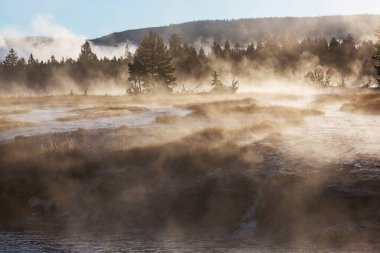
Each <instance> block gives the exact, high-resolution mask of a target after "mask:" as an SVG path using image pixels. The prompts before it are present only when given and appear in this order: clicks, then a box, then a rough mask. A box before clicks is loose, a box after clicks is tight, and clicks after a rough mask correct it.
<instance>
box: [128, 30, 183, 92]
mask: <svg viewBox="0 0 380 253" xmlns="http://www.w3.org/2000/svg"><path fill="white" fill-rule="evenodd" d="M171 61H172V57H171V56H170V53H169V50H168V49H167V47H166V46H165V44H164V41H163V39H162V38H161V37H160V36H158V35H157V33H156V32H153V31H150V32H149V33H148V35H147V36H145V37H144V39H143V41H142V42H141V44H140V47H139V48H138V49H137V51H136V54H135V58H134V64H135V63H136V62H140V63H141V64H142V65H143V66H144V68H145V70H144V71H145V72H146V74H145V77H144V81H145V86H148V85H147V84H148V83H149V84H150V86H151V87H152V89H153V90H154V91H172V90H173V88H174V87H175V80H176V78H175V76H174V70H175V69H174V67H173V66H172V63H171ZM131 66H133V65H131ZM130 70H132V69H131V68H130Z"/></svg>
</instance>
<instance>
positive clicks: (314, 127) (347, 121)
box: [277, 97, 380, 163]
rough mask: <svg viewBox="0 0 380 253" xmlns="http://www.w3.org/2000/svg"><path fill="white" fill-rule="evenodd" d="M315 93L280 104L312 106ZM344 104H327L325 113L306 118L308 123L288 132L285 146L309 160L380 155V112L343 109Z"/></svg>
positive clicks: (297, 155)
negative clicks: (370, 112) (351, 111)
mask: <svg viewBox="0 0 380 253" xmlns="http://www.w3.org/2000/svg"><path fill="white" fill-rule="evenodd" d="M312 101H313V98H312V97H306V98H304V99H302V100H299V101H278V102H277V104H281V105H285V106H294V107H302V108H312ZM340 107H341V104H332V105H328V106H325V108H324V110H323V112H324V115H323V116H313V117H308V118H306V122H305V124H304V125H302V126H300V127H297V128H295V129H290V130H289V131H287V132H286V134H285V135H284V142H283V147H282V149H283V150H284V152H286V154H289V155H294V156H295V157H297V158H302V159H303V160H304V161H305V162H306V161H309V162H312V163H315V162H316V161H317V162H318V163H331V162H337V161H338V162H348V161H351V160H353V159H355V158H358V157H364V156H365V157H369V158H378V155H379V153H380V140H379V138H378V137H379V133H378V131H377V130H376V129H379V126H380V116H377V115H359V114H353V113H348V112H342V111H340Z"/></svg>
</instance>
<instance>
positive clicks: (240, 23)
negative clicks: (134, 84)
mask: <svg viewBox="0 0 380 253" xmlns="http://www.w3.org/2000/svg"><path fill="white" fill-rule="evenodd" d="M379 24H380V15H352V16H326V17H302V18H293V17H286V18H256V19H239V20H222V21H221V20H219V21H211V20H207V21H195V22H188V23H183V24H175V25H169V26H163V27H154V28H144V29H136V30H127V31H123V32H116V33H112V34H109V35H106V36H103V37H100V38H97V39H94V40H92V42H93V43H95V44H98V45H106V46H116V45H118V44H120V43H124V42H125V41H129V42H130V43H134V44H139V42H140V41H141V40H142V38H143V37H144V35H145V34H146V33H147V32H148V31H149V30H154V31H156V32H158V33H159V34H160V35H161V36H163V37H164V38H165V39H168V38H169V37H170V35H171V34H173V33H177V34H179V35H180V36H181V38H182V39H183V41H184V42H187V43H191V44H195V43H197V42H205V41H208V40H210V39H211V40H213V39H215V40H217V41H223V40H230V41H232V42H234V43H241V44H247V43H250V42H252V41H257V40H261V39H264V38H265V37H266V36H268V35H269V34H271V35H275V36H282V35H284V34H294V35H295V36H296V37H297V38H298V39H303V38H306V37H311V38H315V37H327V38H331V37H333V36H336V37H338V38H343V37H344V36H346V35H347V34H348V33H351V34H352V35H353V36H354V38H355V39H356V40H358V41H360V40H363V39H370V38H372V36H373V34H374V32H375V30H376V28H377V27H378V26H379Z"/></svg>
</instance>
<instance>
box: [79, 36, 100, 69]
mask: <svg viewBox="0 0 380 253" xmlns="http://www.w3.org/2000/svg"><path fill="white" fill-rule="evenodd" d="M97 61H98V57H97V56H96V54H95V53H93V52H92V50H91V46H90V43H89V42H88V41H86V42H85V43H84V44H83V45H82V47H81V50H80V54H79V59H78V62H80V63H82V64H92V63H95V62H97Z"/></svg>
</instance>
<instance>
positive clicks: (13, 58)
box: [3, 48, 18, 68]
mask: <svg viewBox="0 0 380 253" xmlns="http://www.w3.org/2000/svg"><path fill="white" fill-rule="evenodd" d="M17 61H18V56H17V53H16V51H15V50H14V49H13V48H11V49H10V50H9V53H8V54H7V56H6V57H5V60H4V61H3V65H4V66H5V67H8V68H12V67H16V65H17Z"/></svg>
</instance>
